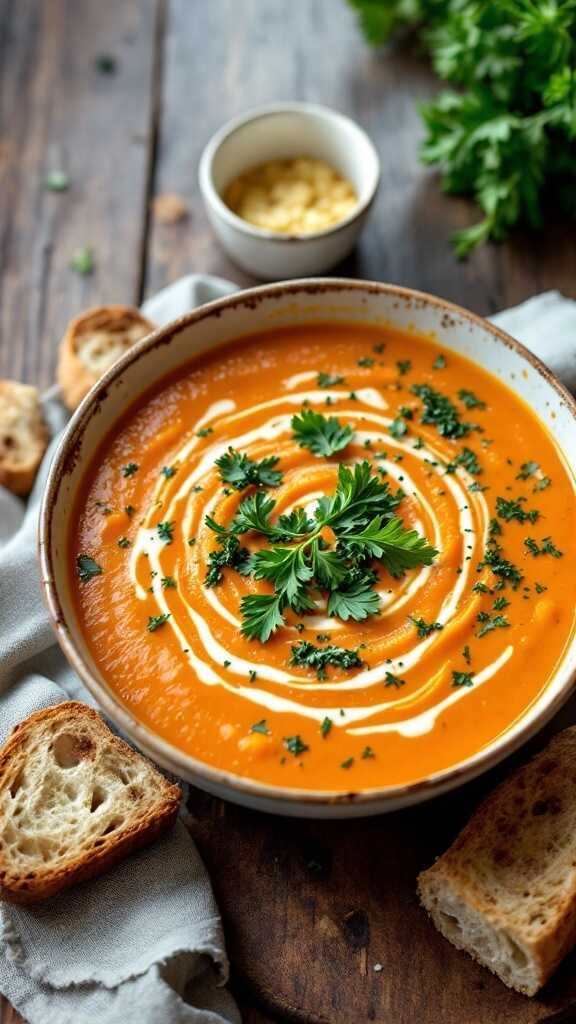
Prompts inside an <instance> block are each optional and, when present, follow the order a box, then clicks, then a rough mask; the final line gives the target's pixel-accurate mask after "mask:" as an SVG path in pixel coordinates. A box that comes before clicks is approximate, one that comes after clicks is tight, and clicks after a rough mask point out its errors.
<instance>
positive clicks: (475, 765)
mask: <svg viewBox="0 0 576 1024" xmlns="http://www.w3.org/2000/svg"><path fill="white" fill-rule="evenodd" d="M351 290H352V291H358V292H359V293H361V294H364V295H366V294H382V293H384V294H388V295H391V296H393V297H395V298H397V299H399V300H400V301H410V302H416V303H423V304H425V305H432V306H435V307H438V308H440V309H441V310H442V311H444V312H447V313H449V314H452V315H455V316H458V317H460V318H462V319H464V320H465V321H468V322H469V323H471V324H472V325H474V326H477V327H479V328H481V329H482V330H484V331H488V333H490V334H492V335H493V336H494V337H495V338H496V339H497V340H498V341H499V342H500V343H502V344H504V345H505V346H506V347H507V348H510V349H513V350H514V351H515V352H516V353H517V354H518V355H520V356H521V357H522V358H524V359H525V360H526V361H527V362H528V363H529V364H530V366H531V367H532V368H533V369H534V370H536V371H537V373H539V374H540V376H541V377H543V378H544V379H545V380H546V382H547V383H548V384H549V385H550V386H551V387H552V388H553V389H554V390H555V391H556V392H557V394H558V398H559V399H560V400H561V401H563V402H564V403H565V404H566V406H567V407H568V409H569V411H570V413H571V415H572V417H573V418H574V420H576V398H574V396H572V395H571V394H570V392H569V391H568V390H567V389H566V388H565V387H564V385H563V384H562V383H561V382H560V381H559V380H558V378H557V377H556V376H555V375H554V374H553V373H552V371H551V370H550V369H549V368H548V367H547V366H546V365H545V364H544V363H542V362H541V361H540V359H538V357H537V356H535V355H534V353H533V352H531V351H530V350H529V349H527V348H526V347H525V346H524V345H523V344H522V343H521V342H519V341H517V340H516V339H515V338H513V337H512V336H511V335H509V334H508V333H507V332H506V331H504V330H502V328H500V327H497V326H496V325H495V324H492V323H490V322H489V321H487V320H486V319H485V318H484V317H482V316H480V315H478V314H477V313H472V312H471V311H469V310H467V309H465V308H464V307H463V306H458V305H456V304H455V303H453V302H450V301H449V300H447V299H442V298H440V297H439V296H435V295H431V294H428V293H427V292H422V291H418V290H417V289H414V288H408V287H403V286H400V285H394V284H385V283H382V282H379V281H365V280H360V279H354V278H336V277H334V278H331V277H329V278H322V277H318V278H297V279H294V280H291V281H286V282H277V283H271V284H264V285H258V286H257V287H254V288H247V289H242V290H240V291H237V292H233V293H231V294H230V295H227V296H224V297H223V298H221V299H215V300H214V301H212V302H208V303H205V304H204V305H202V306H199V307H198V308H197V309H194V310H192V311H191V312H189V313H186V314H184V315H183V316H181V317H179V318H177V319H176V320H173V321H171V322H170V323H169V324H166V325H165V326H164V327H160V328H158V330H156V331H153V332H152V333H151V334H149V335H147V337H145V338H143V339H142V340H141V341H139V342H137V343H136V344H135V345H134V346H132V348H130V349H129V350H128V351H127V352H126V353H125V354H124V355H123V356H121V358H120V359H119V360H118V361H117V362H116V363H115V364H114V365H113V366H112V367H111V368H110V369H109V370H107V371H106V373H105V374H104V375H103V376H102V377H101V378H100V380H99V381H98V383H97V384H95V385H94V387H93V388H92V389H91V391H90V392H89V393H88V394H87V395H86V397H85V398H84V399H83V400H82V402H81V404H80V405H79V407H78V408H77V410H76V411H75V413H74V414H73V416H72V417H71V419H70V421H69V423H68V425H67V427H66V429H65V432H64V434H63V437H62V438H61V440H60V444H59V446H58V448H57V450H56V452H55V454H54V457H53V459H52V463H51V466H50V469H49V474H48V479H47V482H46V487H45V490H44V494H43V496H42V503H41V508H40V516H39V528H38V554H39V560H40V568H41V581H42V593H43V595H44V598H45V601H46V603H47V606H48V610H49V612H50V615H51V619H52V626H53V628H54V630H55V632H56V636H57V639H58V642H59V644H60V647H61V648H62V650H63V652H64V654H65V655H66V657H67V659H68V661H69V662H70V664H71V666H72V668H73V669H74V670H75V671H76V672H77V673H78V675H79V676H80V678H81V679H82V681H83V682H84V683H85V685H86V688H87V689H88V691H89V693H90V694H91V695H92V696H93V697H94V698H95V699H96V701H97V703H98V704H99V706H100V707H101V708H102V709H103V710H104V712H105V713H106V714H108V716H109V717H110V719H111V720H112V721H113V722H115V724H116V725H118V727H119V728H120V729H122V730H123V731H124V732H125V733H126V735H127V736H128V737H129V738H130V739H132V740H133V742H135V743H136V744H137V746H139V747H140V748H141V749H142V750H143V751H144V752H145V753H146V754H147V755H148V756H149V757H150V758H151V759H152V760H155V761H156V762H157V763H158V764H160V765H162V766H163V767H164V768H166V769H168V770H169V771H171V772H173V773H174V774H175V775H177V776H179V777H182V778H184V779H188V780H193V783H194V784H196V785H199V786H200V787H201V788H202V785H203V783H204V788H205V789H206V790H208V791H209V792H220V791H221V790H225V791H227V792H230V791H231V792H232V793H233V794H241V796H240V798H238V797H230V799H237V800H238V802H244V800H243V799H242V797H245V798H246V802H248V801H250V800H251V801H253V806H260V807H262V806H264V805H265V804H267V805H268V809H270V807H271V806H274V810H275V812H276V813H280V814H282V813H287V814H293V815H298V809H297V808H298V805H300V806H304V807H305V808H306V809H307V811H310V810H311V809H313V808H314V807H316V808H318V810H319V811H321V810H324V811H327V810H328V809H329V808H334V809H335V808H337V807H338V806H342V805H348V806H349V807H350V808H352V806H354V807H356V808H361V807H362V808H364V810H363V811H360V813H363V814H370V813H374V814H376V813H381V812H382V811H383V810H386V809H387V808H386V806H385V805H386V804H389V805H390V808H391V809H394V808H395V807H399V806H404V805H406V804H409V803H416V802H420V801H424V800H428V799H431V798H432V797H434V796H437V795H439V794H440V793H443V792H446V791H448V790H450V789H453V788H454V787H455V786H458V785H460V784H463V783H465V782H469V781H471V780H472V779H474V778H476V777H477V776H478V775H480V774H482V773H483V772H485V771H487V770H488V769H489V768H492V767H494V766H495V765H496V764H498V763H499V762H500V761H502V760H503V759H504V758H505V757H507V756H509V755H510V754H512V753H513V752H514V751H515V750H517V749H518V748H519V747H520V746H522V745H523V744H524V743H525V742H527V740H528V739H530V738H531V737H532V736H534V735H535V734H536V733H537V732H539V731H540V729H541V728H542V727H543V726H544V725H545V724H546V723H547V722H548V721H550V719H551V718H552V717H553V715H554V714H555V713H556V712H557V711H558V710H559V709H560V708H561V707H562V705H563V704H564V703H565V702H566V701H567V699H568V698H569V696H570V695H571V693H572V692H573V691H574V690H575V689H576V672H571V673H570V674H569V675H568V676H567V678H566V680H565V682H564V683H563V685H562V687H561V689H560V690H559V691H558V692H557V693H556V694H555V696H554V697H553V698H552V699H551V700H550V702H549V703H548V704H547V705H546V706H545V707H543V708H542V709H541V711H540V713H539V715H538V717H537V718H535V719H534V720H533V721H531V722H528V721H527V722H525V723H524V725H523V726H522V717H521V718H520V719H519V720H518V723H517V725H518V727H517V731H516V732H515V733H514V734H513V735H511V734H510V731H505V732H504V733H502V734H501V735H500V736H498V737H497V738H496V739H495V740H493V741H492V742H491V743H489V744H487V745H486V746H485V747H484V748H483V749H482V750H480V751H478V752H477V753H476V754H473V755H471V756H470V757H469V758H467V759H466V760H464V761H461V762H459V763H458V764H456V765H453V766H451V767H450V768H446V769H442V770H440V771H438V772H434V773H432V774H430V775H427V776H425V777H424V778H422V779H418V780H416V781H415V782H411V783H402V784H395V785H390V786H375V787H372V788H370V789H362V790H360V791H354V790H347V791H343V790H314V789H298V788H296V787H277V786H273V785H270V784H268V783H263V782H260V781H258V780H255V779H251V778H249V777H247V776H242V775H237V774H234V773H233V772H230V771H226V770H224V769H218V768H214V767H213V766H211V765H209V764H207V763H206V762H204V761H200V760H198V759H196V758H195V757H193V756H192V755H191V754H186V753H184V751H182V750H180V749H179V748H177V747H175V746H173V745H172V744H171V743H168V742H167V741H166V740H164V739H162V737H161V736H159V735H158V734H157V733H155V732H153V731H152V730H151V729H149V728H148V727H147V726H145V725H143V724H142V723H141V722H140V721H139V720H138V719H137V718H135V717H134V716H133V715H132V714H131V713H130V711H129V709H128V708H127V707H126V706H125V705H124V704H122V703H121V701H120V700H119V699H118V698H117V697H116V696H115V695H113V694H112V692H111V691H109V690H107V689H106V687H105V686H103V685H102V684H101V683H100V682H99V680H98V679H97V678H96V677H95V676H94V675H92V673H91V671H90V669H89V668H88V666H87V665H86V663H85V661H84V657H83V655H82V653H81V650H80V649H79V648H78V646H77V645H76V642H75V640H74V639H73V637H72V634H71V632H70V630H69V628H68V626H67V624H66V621H65V617H64V613H63V609H62V606H61V604H60V600H59V596H58V589H57V585H56V582H55V573H54V569H53V567H52V551H51V534H52V513H53V510H54V508H55V507H56V504H57V499H58V491H59V489H60V484H61V482H62V478H63V477H64V476H65V475H66V465H67V463H68V462H69V461H70V460H71V459H72V460H73V458H74V451H75V449H76V447H77V445H78V442H79V441H80V440H81V437H82V432H83V429H84V427H85V425H86V424H87V422H88V421H89V420H90V418H91V416H92V413H93V411H94V409H95V408H98V406H99V405H100V403H101V401H103V400H104V399H105V396H106V393H107V391H108V388H109V387H110V385H111V384H112V383H113V382H114V381H115V380H116V379H117V378H118V377H120V376H121V375H122V373H123V372H124V371H125V370H126V369H128V368H129V367H130V366H131V365H132V363H135V362H138V361H139V360H140V359H141V358H142V357H145V356H146V354H147V352H148V351H149V350H151V349H154V348H156V347H158V346H160V345H164V344H168V343H169V342H170V341H171V339H172V338H173V337H175V336H176V335H177V334H179V333H180V332H181V331H182V330H183V329H185V328H186V327H188V326H190V325H191V324H195V323H198V322H199V321H202V320H203V319H205V318H207V317H210V316H219V315H220V313H221V312H222V311H224V310H226V309H229V308H231V307H232V308H233V307H234V306H235V305H237V304H241V305H248V306H249V308H253V306H254V303H255V301H256V302H257V301H258V300H260V299H263V300H265V299H267V298H268V297H272V298H274V297H282V296H283V295H298V294H302V293H308V294H310V295H313V294H319V293H322V292H325V291H333V292H335V293H338V292H339V291H351ZM231 340H233V339H231ZM190 361H192V360H190ZM472 361H474V360H472ZM182 365H183V366H184V365H185V364H184V363H183V364H182ZM479 365H482V364H479ZM161 379H162V378H161V377H159V378H158V380H157V381H156V383H159V382H160V381H161ZM151 386H153V385H151ZM508 386H509V387H510V388H511V390H512V391H514V392H515V388H514V387H513V386H512V385H510V384H509V385H508ZM146 390H148V389H146ZM111 426H112V425H111ZM109 429H110V428H109ZM557 443H558V442H557ZM575 645H576V636H575V637H573V638H572V640H571V641H570V646H575ZM370 805H374V806H373V809H372V810H370Z"/></svg>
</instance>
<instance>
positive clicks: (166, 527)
mask: <svg viewBox="0 0 576 1024" xmlns="http://www.w3.org/2000/svg"><path fill="white" fill-rule="evenodd" d="M174 526H175V524H174V523H169V522H167V521H166V522H164V523H158V524H157V526H156V530H157V531H158V536H159V538H160V540H163V541H164V543H165V544H171V543H172V541H173V540H174V536H173V535H174Z"/></svg>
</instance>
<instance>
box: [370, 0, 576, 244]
mask: <svg viewBox="0 0 576 1024" xmlns="http://www.w3.org/2000/svg"><path fill="white" fill-rule="evenodd" d="M350 3H351V4H352V6H353V7H354V9H355V10H356V11H357V12H358V17H359V19H360V24H361V27H362V30H363V31H364V33H365V35H366V38H367V39H368V41H369V42H370V43H372V44H374V45H381V44H382V42H384V41H386V40H387V39H388V38H389V37H390V35H391V34H392V33H393V32H394V31H395V29H397V28H398V29H400V30H402V29H403V28H404V26H406V25H409V26H411V27H414V28H415V29H416V31H417V32H419V33H420V37H421V41H422V42H423V44H424V47H425V48H426V49H427V50H428V52H429V54H430V57H431V61H432V64H433V66H434V69H435V71H436V73H437V74H438V75H439V76H440V78H442V79H444V80H447V81H449V82H450V83H451V84H452V85H454V86H455V87H456V88H454V89H450V90H446V89H444V90H440V91H439V92H438V93H437V95H436V96H435V97H434V99H433V100H432V101H431V102H429V103H427V104H426V105H425V106H424V107H422V108H421V111H420V112H421V116H422V118H423V121H424V126H425V131H426V136H425V140H424V144H423V147H422V149H421V158H422V160H423V161H424V163H426V164H433V165H434V166H436V167H437V168H438V169H439V170H440V173H441V175H442V185H443V188H444V191H446V192H448V193H452V194H455V195H464V196H471V197H472V198H473V199H475V200H476V202H477V203H478V204H479V207H480V209H481V211H482V219H481V220H480V221H479V223H477V224H473V225H472V227H470V228H466V229H464V230H463V231H460V232H458V234H457V235H456V236H455V238H454V243H455V246H456V251H457V253H458V255H460V256H465V255H466V254H467V253H468V252H470V250H471V249H473V248H474V246H476V245H479V244H481V243H483V242H486V241H487V240H489V239H493V240H494V241H501V240H502V239H504V238H506V237H507V236H508V234H509V233H510V231H511V229H512V228H513V227H514V226H515V225H516V224H517V223H519V222H524V223H527V224H528V225H529V226H531V227H532V228H534V227H539V226H540V225H541V224H542V222H543V221H544V220H545V218H544V209H545V207H546V205H547V202H548V199H549V197H550V196H554V198H555V201H556V203H557V204H558V205H560V207H561V208H562V209H564V210H565V212H566V214H567V216H568V217H570V218H574V216H575V215H576V205H575V203H574V189H573V182H574V175H575V173H576V152H575V149H574V102H575V101H574V97H575V95H576V73H575V69H574V60H575V40H576V7H575V6H574V4H573V3H572V2H571V0H552V2H549V3H544V2H537V0H510V2H508V0H506V2H501V3H477V2H476V0H434V2H432V0H379V2H378V0H350Z"/></svg>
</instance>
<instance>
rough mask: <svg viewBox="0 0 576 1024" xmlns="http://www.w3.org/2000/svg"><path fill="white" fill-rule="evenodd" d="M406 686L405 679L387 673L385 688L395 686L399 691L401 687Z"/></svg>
mask: <svg viewBox="0 0 576 1024" xmlns="http://www.w3.org/2000/svg"><path fill="white" fill-rule="evenodd" d="M405 685H406V680H405V679H400V678H399V677H398V676H395V675H394V674H393V673H392V672H386V681H385V686H393V687H394V688H395V689H396V690H399V689H400V687H401V686H405Z"/></svg>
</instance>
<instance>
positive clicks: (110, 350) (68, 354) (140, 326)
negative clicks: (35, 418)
mask: <svg viewBox="0 0 576 1024" xmlns="http://www.w3.org/2000/svg"><path fill="white" fill-rule="evenodd" d="M153 330H154V324H152V323H150V321H149V320H147V319H146V317H144V316H142V314H141V313H139V312H138V310H137V309H132V307H131V306H98V307H96V308H95V309H87V310H86V312H85V313H81V314H80V316H77V317H76V319H75V320H72V321H71V322H70V323H69V325H68V328H67V330H66V334H65V335H64V337H63V338H62V341H61V342H60V352H59V357H58V369H57V378H58V383H59V385H60V390H61V392H62V397H63V399H64V402H65V404H66V405H67V406H68V408H69V409H71V410H74V409H75V408H76V406H77V405H79V404H80V402H81V401H82V399H83V398H84V396H85V395H87V394H88V392H89V390H90V388H91V387H92V385H93V384H95V383H96V381H98V380H99V379H100V377H101V376H102V374H103V373H104V372H105V371H106V370H108V369H109V368H110V367H111V366H112V365H113V364H114V363H115V362H116V360H117V359H119V358H120V356H122V355H124V353H125V352H126V351H127V350H128V349H129V348H131V347H132V345H135V344H136V342H137V341H140V339H141V338H145V337H146V335H147V334H150V331H153Z"/></svg>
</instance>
